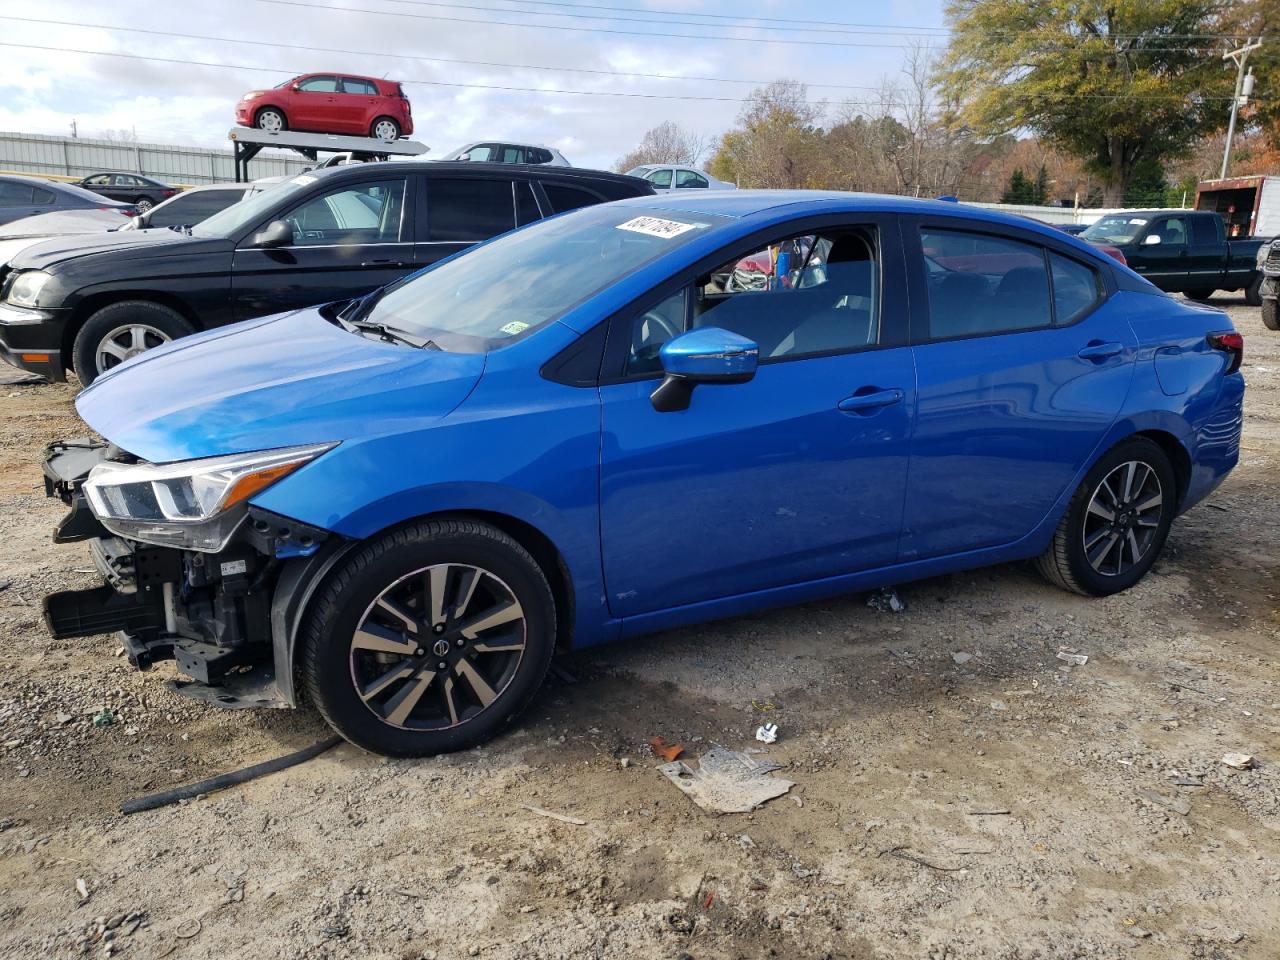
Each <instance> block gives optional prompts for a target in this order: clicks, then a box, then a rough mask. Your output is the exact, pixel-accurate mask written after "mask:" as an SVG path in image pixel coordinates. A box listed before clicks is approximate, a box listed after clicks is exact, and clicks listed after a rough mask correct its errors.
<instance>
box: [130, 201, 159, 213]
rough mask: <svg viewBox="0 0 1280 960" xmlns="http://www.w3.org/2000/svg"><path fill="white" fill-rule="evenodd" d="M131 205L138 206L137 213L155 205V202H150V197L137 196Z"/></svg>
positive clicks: (144, 211)
mask: <svg viewBox="0 0 1280 960" xmlns="http://www.w3.org/2000/svg"><path fill="white" fill-rule="evenodd" d="M133 205H134V206H135V207H137V208H138V212H139V213H146V212H147V211H148V210H150V209H151V208H152V207H154V206H155V203H154V202H152V200H151V198H150V197H138V198H137V199H136V200H134V201H133Z"/></svg>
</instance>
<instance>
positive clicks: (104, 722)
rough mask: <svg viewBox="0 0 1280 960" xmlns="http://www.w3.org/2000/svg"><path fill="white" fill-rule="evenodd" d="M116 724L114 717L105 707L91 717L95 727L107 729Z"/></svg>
mask: <svg viewBox="0 0 1280 960" xmlns="http://www.w3.org/2000/svg"><path fill="white" fill-rule="evenodd" d="M115 722H116V715H115V714H114V713H112V712H111V711H110V710H107V709H106V708H105V707H104V708H103V709H102V710H99V711H98V712H97V713H95V714H94V715H93V725H94V726H95V727H109V726H111V725H112V724H113V723H115Z"/></svg>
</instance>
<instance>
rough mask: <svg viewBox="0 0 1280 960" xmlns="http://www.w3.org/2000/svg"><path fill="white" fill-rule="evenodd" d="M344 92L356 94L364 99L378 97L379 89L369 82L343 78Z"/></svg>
mask: <svg viewBox="0 0 1280 960" xmlns="http://www.w3.org/2000/svg"><path fill="white" fill-rule="evenodd" d="M342 92H343V93H355V94H359V95H360V96H362V97H376V96H377V95H378V88H377V87H375V86H374V85H373V84H372V83H370V82H369V81H368V80H357V79H356V78H355V77H343V78H342Z"/></svg>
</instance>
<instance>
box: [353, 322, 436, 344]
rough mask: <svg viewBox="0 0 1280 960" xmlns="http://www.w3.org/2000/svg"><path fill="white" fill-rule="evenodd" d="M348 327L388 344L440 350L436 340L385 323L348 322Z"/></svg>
mask: <svg viewBox="0 0 1280 960" xmlns="http://www.w3.org/2000/svg"><path fill="white" fill-rule="evenodd" d="M345 322H346V324H347V326H349V327H351V328H352V329H353V330H359V331H361V332H362V333H373V334H376V335H377V336H379V337H381V338H382V339H383V340H386V341H387V342H388V343H405V344H408V345H409V346H411V347H418V348H423V347H425V348H427V349H428V350H439V349H440V347H439V345H438V344H437V343H436V342H435V341H434V340H428V339H427V338H426V337H417V336H414V335H413V334H412V333H410V332H409V331H408V330H401V329H400V328H399V327H389V326H387V325H386V324H385V323H375V322H374V321H372V320H347V321H345Z"/></svg>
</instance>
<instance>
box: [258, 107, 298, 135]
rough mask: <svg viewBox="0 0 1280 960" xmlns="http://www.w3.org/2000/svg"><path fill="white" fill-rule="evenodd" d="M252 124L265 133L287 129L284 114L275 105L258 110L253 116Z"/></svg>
mask: <svg viewBox="0 0 1280 960" xmlns="http://www.w3.org/2000/svg"><path fill="white" fill-rule="evenodd" d="M253 125H254V126H255V127H257V128H258V129H259V130H265V131H266V132H267V133H280V132H281V131H284V130H288V129H289V125H288V123H287V122H286V121H285V119H284V114H283V113H281V112H280V111H279V110H277V109H276V108H275V107H264V108H263V109H261V110H259V111H258V113H257V116H255V117H254V118H253Z"/></svg>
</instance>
